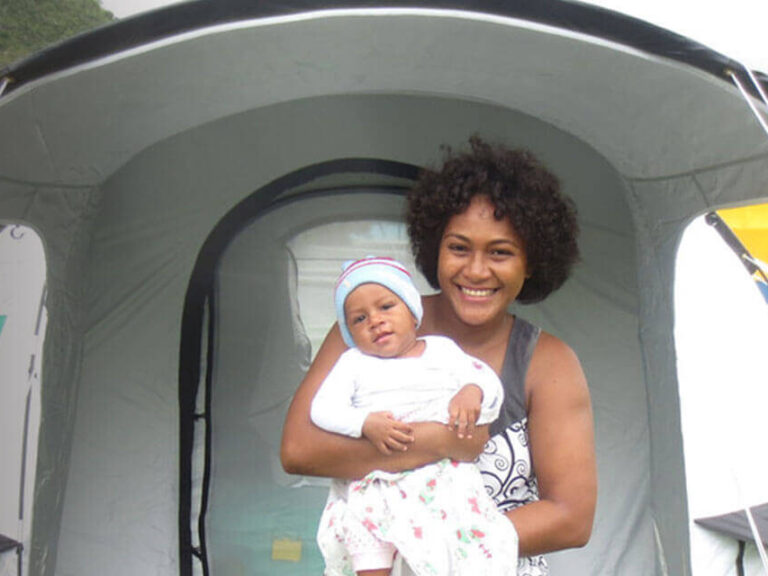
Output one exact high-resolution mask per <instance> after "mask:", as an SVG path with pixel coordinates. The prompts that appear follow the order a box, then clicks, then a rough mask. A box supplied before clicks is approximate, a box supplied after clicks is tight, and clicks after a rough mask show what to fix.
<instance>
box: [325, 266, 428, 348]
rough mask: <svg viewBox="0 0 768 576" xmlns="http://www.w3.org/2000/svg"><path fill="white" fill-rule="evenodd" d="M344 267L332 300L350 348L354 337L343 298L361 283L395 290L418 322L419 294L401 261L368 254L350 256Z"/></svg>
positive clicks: (417, 325)
mask: <svg viewBox="0 0 768 576" xmlns="http://www.w3.org/2000/svg"><path fill="white" fill-rule="evenodd" d="M343 268H344V271H343V272H342V273H341V276H339V279H338V281H337V282H336V290H335V294H334V300H335V303H336V318H337V319H338V321H339V328H340V329H341V335H342V337H343V338H344V342H346V344H347V346H349V347H351V348H353V347H354V346H355V341H354V340H352V334H350V332H349V328H347V318H346V315H345V314H344V302H346V300H347V296H349V295H350V294H351V293H352V291H353V290H354V289H355V288H357V287H358V286H360V285H361V284H381V285H382V286H384V287H385V288H387V289H389V290H391V291H392V292H394V293H395V294H396V295H397V296H398V297H399V298H400V299H401V300H402V301H403V302H404V303H405V305H406V306H408V308H409V309H410V311H411V313H412V314H413V316H414V318H416V327H417V328H418V327H419V326H420V325H421V317H422V315H423V310H422V308H421V296H420V295H419V291H418V290H417V289H416V286H414V285H413V280H412V279H411V275H410V274H409V273H408V270H406V269H405V266H403V265H402V264H401V263H400V262H398V261H397V260H394V259H392V258H376V257H373V256H368V257H366V258H362V259H360V260H350V261H349V262H345V263H344V267H343Z"/></svg>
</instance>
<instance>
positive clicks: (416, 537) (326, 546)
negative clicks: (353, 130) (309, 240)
mask: <svg viewBox="0 0 768 576" xmlns="http://www.w3.org/2000/svg"><path fill="white" fill-rule="evenodd" d="M335 303H336V312H337V316H338V322H339V328H340V329H341V333H342V336H343V338H344V341H345V342H346V343H347V344H348V345H349V346H350V347H351V348H350V349H349V350H347V351H346V352H345V353H344V354H343V355H342V356H341V357H340V358H339V360H338V362H337V363H336V365H335V366H334V367H333V369H332V370H331V372H330V373H329V374H328V377H327V378H326V379H325V381H324V382H323V384H322V385H321V387H320V389H319V390H318V392H317V394H316V396H315V398H314V400H313V402H312V409H311V417H312V421H313V422H314V423H315V424H316V425H318V426H320V427H321V428H323V429H325V430H328V431H330V432H335V433H338V434H345V435H347V436H351V437H356V438H359V437H361V436H362V437H365V438H367V439H368V440H369V441H370V442H371V443H372V444H373V445H374V446H376V448H377V449H378V450H379V451H381V452H382V453H384V454H391V452H392V451H393V450H405V449H406V448H407V444H408V442H409V441H410V438H411V437H410V433H411V430H410V426H409V425H408V423H409V422H421V421H428V420H433V421H439V422H443V423H446V424H448V425H450V426H451V427H456V428H457V432H458V433H459V434H460V435H463V434H465V433H467V434H470V435H471V432H472V429H473V428H474V426H475V424H481V425H482V424H488V423H490V422H492V421H493V420H495V419H496V417H497V416H498V413H499V408H500V406H501V402H502V395H503V391H502V387H501V382H500V381H499V379H498V377H497V376H496V374H495V373H494V371H493V370H492V369H491V368H489V367H488V366H487V365H486V364H484V363H483V362H481V361H479V360H477V359H475V358H472V357H471V356H468V355H467V354H465V353H464V352H463V351H462V350H461V349H460V348H459V347H458V346H457V345H456V344H455V343H454V342H453V341H452V340H450V339H448V338H444V337H441V336H425V337H423V338H418V337H417V334H416V330H417V328H418V327H419V325H420V323H421V317H422V307H421V297H420V296H419V293H418V291H417V290H416V287H415V286H414V285H413V282H412V281H411V277H410V274H409V273H408V271H407V270H406V269H405V268H404V267H403V265H402V264H400V263H399V262H396V261H395V260H392V259H390V258H364V259H362V260H358V261H356V262H353V263H351V264H349V265H347V266H346V268H345V270H344V272H343V273H342V274H341V276H340V278H339V280H338V282H337V284H336V292H335ZM318 544H319V546H320V550H321V552H322V553H323V556H324V558H325V562H326V575H327V576H346V575H348V574H350V573H351V572H352V571H353V570H354V572H356V573H357V574H365V575H367V576H373V575H380V574H381V575H385V574H389V573H390V570H391V568H392V565H393V561H394V557H395V554H396V553H399V554H401V555H402V556H403V558H404V559H405V561H406V562H407V563H408V565H409V566H410V568H411V570H412V571H413V572H414V573H415V574H416V575H417V576H421V575H425V576H426V575H430V576H434V575H449V574H451V575H458V574H465V575H470V574H472V575H476V574H484V575H485V574H488V575H498V576H507V575H509V574H515V573H516V571H517V533H516V532H515V528H514V526H513V524H512V523H511V522H510V521H509V520H508V519H507V518H506V517H505V516H504V515H503V514H501V513H500V512H499V511H498V510H497V509H496V506H495V504H494V503H493V501H492V500H491V499H490V497H489V496H488V495H487V494H486V491H485V488H484V486H483V481H482V478H481V476H480V472H479V471H478V470H477V468H476V467H475V466H474V465H473V464H469V463H459V462H454V461H451V460H442V461H440V462H437V463H434V464H429V465H427V466H423V467H421V468H417V469H415V470H409V471H406V472H401V473H395V474H391V473H387V472H383V471H374V472H372V473H371V474H369V475H368V476H366V477H365V478H363V479H362V480H356V481H352V482H347V481H342V480H334V481H333V484H332V486H331V491H330V494H329V496H328V502H327V504H326V507H325V510H324V511H323V516H322V518H321V520H320V526H319V529H318Z"/></svg>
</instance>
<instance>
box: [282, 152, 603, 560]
mask: <svg viewBox="0 0 768 576" xmlns="http://www.w3.org/2000/svg"><path fill="white" fill-rule="evenodd" d="M470 144H471V150H470V151H469V152H467V153H465V154H456V155H453V154H451V153H450V151H449V154H448V157H447V159H446V161H445V163H444V165H443V167H442V168H441V169H440V170H439V171H431V170H426V171H424V173H423V174H422V177H421V179H420V181H419V182H418V184H417V185H416V187H415V188H414V189H413V191H412V192H411V193H410V194H409V198H408V212H407V221H408V232H409V235H410V238H411V243H412V248H413V251H414V255H415V257H416V264H417V266H418V267H419V269H420V270H421V271H422V273H423V274H424V275H425V277H426V278H427V280H428V281H429V282H430V284H432V286H434V287H435V288H438V289H439V290H440V292H439V293H438V294H435V295H434V296H428V297H425V298H424V301H423V306H424V318H423V321H422V325H421V329H420V334H423V335H426V334H440V335H444V336H448V337H450V338H452V339H453V340H455V341H456V342H457V343H458V344H459V345H460V346H461V348H463V349H464V351H465V352H466V353H468V354H470V355H472V356H475V357H478V358H480V359H481V360H483V361H485V362H486V363H487V364H488V365H489V366H491V368H493V369H494V370H495V371H496V373H497V374H499V376H500V378H501V379H502V383H503V384H504V389H505V403H504V406H503V407H502V417H501V418H500V419H499V420H498V421H497V422H496V423H494V425H493V428H492V430H491V431H490V434H489V432H488V430H486V429H484V428H482V427H481V428H479V429H478V431H477V432H476V433H475V434H473V435H472V437H468V436H467V435H466V434H461V435H457V434H455V433H454V432H452V431H450V430H447V429H446V428H445V427H442V426H440V425H437V424H433V423H423V424H418V425H414V427H413V441H412V443H411V444H409V446H408V448H407V450H405V451H403V452H401V453H398V454H394V455H391V456H382V455H380V454H379V453H378V451H377V450H376V449H375V448H374V447H373V446H372V445H371V444H370V443H369V442H367V441H364V440H359V439H357V440H353V439H350V438H345V437H342V436H339V435H334V434H329V433H327V432H324V431H321V430H320V429H318V428H316V427H315V426H314V425H312V424H311V422H310V417H309V409H310V403H311V401H312V398H313V396H314V394H315V392H316V390H317V388H318V386H319V385H320V383H321V382H322V381H323V379H324V378H325V376H326V374H327V373H328V372H329V370H330V369H331V367H332V366H333V364H334V363H335V362H336V359H337V358H338V357H339V355H340V354H341V353H342V352H343V351H344V350H345V349H346V346H345V344H344V342H343V340H342V338H341V335H340V333H339V329H338V326H334V328H333V329H332V330H331V332H330V333H329V334H328V336H327V337H326V339H325V342H324V343H323V345H322V347H321V348H320V351H319V352H318V355H317V357H316V359H315V361H314V362H313V364H312V366H311V367H310V369H309V372H308V373H307V375H306V377H305V379H304V381H303V382H302V383H301V385H300V386H299V389H298V390H297V392H296V395H295V396H294V399H293V402H292V404H291V407H290V408H289V411H288V415H287V416H286V422H285V427H284V430H283V443H282V450H281V456H282V460H283V466H284V467H285V469H286V471H288V472H290V473H296V474H308V475H317V476H330V477H337V478H360V477H362V476H364V475H365V474H367V473H368V472H370V471H372V470H375V469H384V470H390V471H398V470H404V469H408V468H413V467H417V466H421V465H423V464H426V463H429V462H433V461H436V460H438V459H441V458H444V457H451V458H454V459H458V460H473V459H474V458H475V457H476V456H477V455H478V454H479V453H480V452H481V451H482V450H483V445H485V444H486V441H488V442H487V445H485V453H484V454H482V455H481V457H480V459H479V461H478V466H479V467H480V469H481V472H483V474H484V477H485V478H486V480H487V488H488V490H489V492H490V493H491V495H492V496H493V497H494V500H495V501H496V503H497V505H498V506H499V507H500V509H501V510H502V511H504V513H505V514H506V516H507V517H508V518H509V520H510V521H511V522H512V523H513V524H514V526H515V528H516V530H517V532H518V536H519V554H520V557H521V562H520V566H519V569H518V574H519V575H543V574H547V573H548V571H547V567H546V563H545V562H544V560H543V559H542V558H541V557H540V556H539V555H540V554H542V553H545V552H551V551H555V550H562V549H565V548H571V547H579V546H583V545H584V544H586V542H587V541H588V540H589V536H590V534H591V530H592V521H593V517H594V510H595V502H596V492H597V490H596V470H595V454H594V439H593V425H592V411H591V405H590V399H589V391H588V388H587V384H586V380H585V378H584V374H583V372H582V369H581V366H580V364H579V361H578V358H577V357H576V355H575V354H574V352H573V351H572V350H571V349H570V348H569V347H568V346H567V345H566V344H565V343H563V342H562V341H561V340H559V339H558V338H556V337H555V336H553V335H551V334H547V333H546V332H540V331H539V330H538V329H537V328H535V327H533V326H531V325H530V324H528V323H526V322H525V321H523V320H522V319H519V318H516V317H515V316H513V315H511V314H510V313H509V312H508V311H507V310H508V307H509V305H510V304H511V303H512V302H514V301H518V302H521V303H529V302H537V301H540V300H542V299H544V298H546V296H548V295H549V294H550V293H551V292H552V291H554V290H556V289H557V288H559V287H560V286H561V285H562V284H563V282H564V281H565V280H566V278H567V277H568V274H569V273H570V269H571V266H572V264H573V263H574V262H575V261H576V260H577V259H578V248H577V245H576V237H577V234H578V227H577V224H576V215H575V209H574V208H573V205H572V203H571V202H570V201H569V200H568V199H566V198H564V197H563V196H562V195H561V194H560V192H559V184H558V182H557V180H556V178H555V177H554V176H553V175H552V174H550V173H549V172H548V171H547V170H546V169H545V168H544V167H543V166H541V165H540V164H539V163H538V161H537V160H536V159H535V158H534V157H533V156H532V155H531V154H530V153H528V152H525V151H519V150H509V149H507V148H505V147H503V146H491V145H489V144H487V143H485V142H483V141H481V140H480V139H479V138H472V139H470ZM455 424H456V426H457V427H459V429H460V430H462V429H466V426H467V423H465V422H457V423H455ZM489 435H490V440H489ZM459 436H464V437H463V438H459ZM532 462H535V465H534V466H535V473H534V469H533V467H532V466H531V463H532Z"/></svg>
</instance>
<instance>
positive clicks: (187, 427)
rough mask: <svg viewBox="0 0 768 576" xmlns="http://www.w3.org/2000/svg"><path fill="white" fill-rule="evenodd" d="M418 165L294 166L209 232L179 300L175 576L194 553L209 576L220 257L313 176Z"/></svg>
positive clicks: (401, 170)
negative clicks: (198, 470)
mask: <svg viewBox="0 0 768 576" xmlns="http://www.w3.org/2000/svg"><path fill="white" fill-rule="evenodd" d="M418 172H419V168H418V167H417V166H414V165H412V164H406V163H403V162H395V161H391V160H379V159H370V158H344V159H339V160H330V161H328V162H321V163H319V164H314V165H312V166H307V167H305V168H302V169H299V170H297V171H295V172H292V173H290V174H287V175H285V176H283V177H281V178H278V179H276V180H273V181H272V182H270V183H269V184H267V185H266V186H264V187H262V188H260V189H259V190H256V191H255V192H253V193H251V194H250V195H249V196H248V197H246V198H245V199H243V200H242V201H241V202H240V203H239V204H237V205H236V206H235V207H234V208H232V209H231V210H230V211H229V212H227V214H226V215H225V216H224V217H223V218H222V219H221V220H220V221H219V223H218V224H217V225H216V226H215V227H214V229H213V230H212V231H211V233H210V234H209V236H208V238H207V239H206V241H205V242H204V243H203V246H202V248H201V250H200V252H199V254H198V256H197V260H196V261H195V267H194V269H193V271H192V276H191V278H190V281H189V286H188V287H187V292H186V295H185V298H184V311H183V316H182V322H181V344H180V349H179V574H180V575H181V576H192V574H193V570H192V558H193V556H197V557H198V558H199V559H200V562H201V563H202V567H203V574H204V575H205V576H208V574H209V566H208V557H207V549H206V543H205V516H206V513H207V507H208V488H209V485H210V468H211V441H212V434H213V422H212V414H211V399H212V394H213V392H212V381H211V378H212V376H211V375H212V365H213V362H214V358H213V354H214V342H213V340H214V336H215V334H214V332H215V330H214V324H215V323H214V319H215V316H214V305H213V301H214V277H215V271H216V266H217V264H218V262H219V258H220V257H221V255H222V254H223V252H224V251H225V249H226V248H227V246H228V245H229V243H230V242H231V241H232V239H233V238H234V237H235V236H236V235H237V233H238V232H240V231H241V230H242V229H243V228H245V227H246V226H247V225H249V224H250V223H251V222H252V221H253V220H254V219H255V218H256V217H257V216H258V215H259V214H260V213H262V212H264V211H266V210H267V209H269V208H271V207H274V206H276V205H281V204H282V202H279V201H278V200H279V197H280V195H281V194H283V193H285V192H287V191H290V190H293V189H295V188H297V187H298V186H301V185H304V184H307V183H309V182H311V181H313V180H315V179H317V178H320V177H323V176H328V175H331V174H339V173H374V174H383V175H388V176H395V177H400V178H406V179H410V180H415V179H416V177H417V175H418ZM310 194H312V193H311V192H310V193H307V194H303V195H302V194H296V195H291V196H289V197H287V198H286V199H285V202H286V203H287V202H294V201H296V200H299V199H301V198H302V196H304V197H306V196H307V195H310ZM206 299H208V301H209V318H208V358H207V362H206V366H207V373H206V385H207V390H206V400H205V413H206V414H205V424H206V432H205V455H204V470H203V495H202V502H201V509H200V518H199V519H198V532H199V534H200V548H199V549H197V550H195V549H193V546H192V532H191V530H192V527H191V522H192V457H193V450H194V437H195V422H196V419H197V418H196V414H195V409H196V400H197V393H198V388H199V385H200V354H201V352H202V333H203V313H204V305H205V301H206Z"/></svg>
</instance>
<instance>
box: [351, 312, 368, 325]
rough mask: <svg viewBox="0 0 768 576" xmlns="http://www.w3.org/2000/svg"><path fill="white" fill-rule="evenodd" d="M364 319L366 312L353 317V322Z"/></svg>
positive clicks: (358, 322)
mask: <svg viewBox="0 0 768 576" xmlns="http://www.w3.org/2000/svg"><path fill="white" fill-rule="evenodd" d="M363 320H365V314H358V315H357V316H353V317H352V324H360V322H362V321H363Z"/></svg>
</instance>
